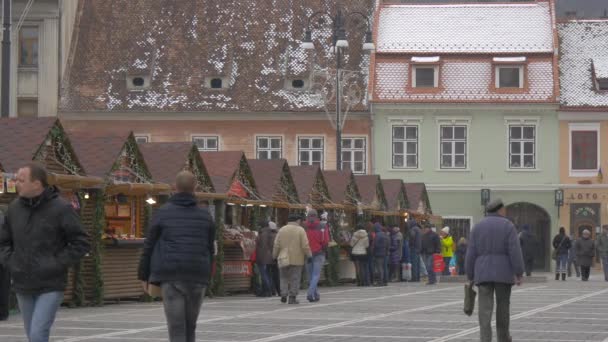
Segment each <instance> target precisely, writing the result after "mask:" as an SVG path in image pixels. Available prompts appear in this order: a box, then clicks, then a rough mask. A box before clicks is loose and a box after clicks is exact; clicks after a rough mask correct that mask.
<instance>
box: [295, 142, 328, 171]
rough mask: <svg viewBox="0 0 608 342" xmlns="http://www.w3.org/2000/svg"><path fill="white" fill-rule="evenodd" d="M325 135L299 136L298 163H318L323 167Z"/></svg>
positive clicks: (317, 164)
mask: <svg viewBox="0 0 608 342" xmlns="http://www.w3.org/2000/svg"><path fill="white" fill-rule="evenodd" d="M324 145H325V144H324V139H323V137H299V138H298V165H316V166H319V167H320V168H323V157H324V147H325V146H324Z"/></svg>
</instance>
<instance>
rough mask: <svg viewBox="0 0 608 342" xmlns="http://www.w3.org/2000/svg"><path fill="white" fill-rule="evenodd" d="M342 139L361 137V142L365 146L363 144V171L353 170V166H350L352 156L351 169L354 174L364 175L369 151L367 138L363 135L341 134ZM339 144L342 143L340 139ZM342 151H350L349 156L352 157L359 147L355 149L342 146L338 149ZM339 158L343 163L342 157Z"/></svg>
mask: <svg viewBox="0 0 608 342" xmlns="http://www.w3.org/2000/svg"><path fill="white" fill-rule="evenodd" d="M344 139H363V143H364V145H365V146H363V152H364V153H363V159H364V160H363V172H355V170H354V168H353V167H352V166H353V165H352V163H353V162H354V158H351V171H352V172H353V173H354V174H356V175H365V174H367V163H368V157H369V152H368V148H369V144H368V138H367V136H365V135H343V136H342V140H344ZM340 144H342V141H340ZM340 150H341V151H342V153H344V152H345V151H350V152H351V157H354V155H355V152H356V151H361V149H355V148H350V149H345V148H344V147H342V148H341V149H340ZM340 160H341V161H342V163H344V159H343V158H340Z"/></svg>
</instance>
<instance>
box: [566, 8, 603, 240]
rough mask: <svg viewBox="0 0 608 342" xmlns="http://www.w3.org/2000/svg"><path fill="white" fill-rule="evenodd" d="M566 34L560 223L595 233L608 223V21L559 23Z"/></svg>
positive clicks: (576, 231)
mask: <svg viewBox="0 0 608 342" xmlns="http://www.w3.org/2000/svg"><path fill="white" fill-rule="evenodd" d="M558 32H559V37H560V42H561V46H560V75H561V76H560V87H561V96H560V111H559V128H560V139H559V147H560V156H561V158H560V179H561V183H562V188H563V191H564V206H563V208H562V209H561V215H560V224H561V225H562V226H564V227H566V229H567V230H568V231H569V232H570V233H571V234H573V235H574V236H579V234H580V233H581V232H582V231H583V230H584V229H588V230H590V231H591V232H592V234H593V236H594V237H595V235H596V234H597V233H598V232H599V231H600V229H601V228H600V227H601V225H603V224H608V184H606V181H605V180H604V175H603V174H604V173H605V172H608V163H607V161H608V149H607V148H606V147H605V146H608V19H603V20H572V21H566V22H561V23H559V25H558Z"/></svg>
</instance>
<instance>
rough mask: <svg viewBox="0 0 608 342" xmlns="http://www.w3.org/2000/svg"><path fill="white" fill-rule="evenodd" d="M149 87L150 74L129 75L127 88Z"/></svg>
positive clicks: (140, 88) (139, 88) (141, 88)
mask: <svg viewBox="0 0 608 342" xmlns="http://www.w3.org/2000/svg"><path fill="white" fill-rule="evenodd" d="M149 87H150V77H149V76H141V75H130V76H128V77H127V89H129V90H143V89H146V88H149Z"/></svg>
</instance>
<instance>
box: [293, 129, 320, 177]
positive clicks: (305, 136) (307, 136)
mask: <svg viewBox="0 0 608 342" xmlns="http://www.w3.org/2000/svg"><path fill="white" fill-rule="evenodd" d="M301 139H309V140H311V139H321V143H322V147H321V148H320V149H318V148H312V147H310V148H307V149H304V150H306V151H308V152H309V158H310V159H312V151H320V152H321V165H320V167H321V170H324V169H325V140H326V139H325V136H324V135H314V134H308V135H296V144H297V155H296V164H297V165H302V163H301V162H302V161H301V160H300V152H301V149H300V140H301ZM310 146H312V144H311V145H310ZM306 165H309V164H306Z"/></svg>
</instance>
